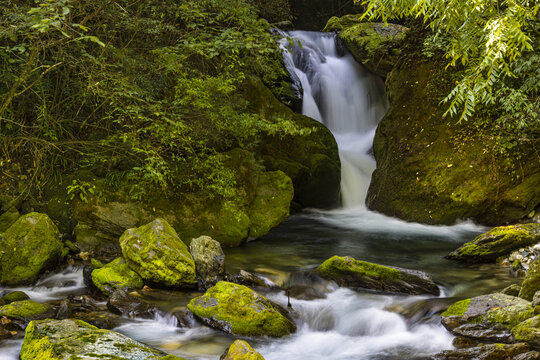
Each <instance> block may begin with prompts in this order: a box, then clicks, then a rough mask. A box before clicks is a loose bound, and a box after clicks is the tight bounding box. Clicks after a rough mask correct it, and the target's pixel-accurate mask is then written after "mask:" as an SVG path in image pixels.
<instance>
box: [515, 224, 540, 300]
mask: <svg viewBox="0 0 540 360" xmlns="http://www.w3.org/2000/svg"><path fill="white" fill-rule="evenodd" d="M538 225H540V224H538ZM538 291H540V259H538V260H536V261H534V262H533V263H532V264H531V266H530V267H529V271H527V275H526V276H525V280H523V283H522V284H521V291H520V292H519V297H520V298H523V299H525V300H529V301H532V300H533V298H534V295H535V293H536V292H538Z"/></svg>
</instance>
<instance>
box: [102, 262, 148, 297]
mask: <svg viewBox="0 0 540 360" xmlns="http://www.w3.org/2000/svg"><path fill="white" fill-rule="evenodd" d="M92 282H93V283H94V285H95V286H96V287H97V288H98V289H99V290H100V291H101V292H102V293H103V294H104V295H110V294H111V293H112V292H113V291H114V290H124V291H126V290H129V289H140V288H142V287H143V285H144V284H143V280H142V278H141V277H140V276H139V275H138V274H137V273H136V272H135V271H133V270H131V269H130V268H129V267H128V265H127V264H126V261H125V260H124V259H123V258H117V259H115V260H113V261H111V262H110V263H108V264H107V265H105V266H103V267H101V268H99V269H94V271H92Z"/></svg>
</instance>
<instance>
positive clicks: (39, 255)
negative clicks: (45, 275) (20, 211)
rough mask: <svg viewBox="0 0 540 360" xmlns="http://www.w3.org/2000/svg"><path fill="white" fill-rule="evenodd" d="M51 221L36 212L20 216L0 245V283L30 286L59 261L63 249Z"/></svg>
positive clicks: (5, 234)
mask: <svg viewBox="0 0 540 360" xmlns="http://www.w3.org/2000/svg"><path fill="white" fill-rule="evenodd" d="M59 235H60V234H59V232H58V228H57V227H56V225H55V224H54V223H53V222H52V221H51V219H50V218H49V217H48V216H47V215H45V214H40V213H29V214H26V215H24V216H21V217H20V218H19V219H18V220H17V221H16V222H15V223H14V224H13V225H11V227H10V228H9V229H8V230H7V231H6V232H5V233H4V234H3V237H4V240H3V241H1V242H0V253H1V254H2V256H1V258H0V283H1V284H3V285H9V286H15V285H24V284H31V283H33V282H34V281H36V280H37V278H38V277H39V274H40V273H42V272H43V271H45V270H47V269H50V268H51V267H53V266H54V265H56V264H57V263H58V261H59V260H60V259H61V258H62V255H63V250H64V246H63V244H62V242H61V241H60V239H59Z"/></svg>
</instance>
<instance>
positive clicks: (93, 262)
mask: <svg viewBox="0 0 540 360" xmlns="http://www.w3.org/2000/svg"><path fill="white" fill-rule="evenodd" d="M90 265H92V268H93V269H100V268H102V267H103V266H104V265H103V263H102V262H101V261H99V260H97V259H95V258H92V259H90Z"/></svg>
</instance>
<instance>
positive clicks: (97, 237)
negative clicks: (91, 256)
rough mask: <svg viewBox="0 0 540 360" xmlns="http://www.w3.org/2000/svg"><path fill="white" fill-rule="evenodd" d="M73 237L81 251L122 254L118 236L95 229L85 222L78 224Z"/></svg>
mask: <svg viewBox="0 0 540 360" xmlns="http://www.w3.org/2000/svg"><path fill="white" fill-rule="evenodd" d="M73 236H74V237H75V241H76V243H77V248H78V249H79V250H80V251H83V252H92V253H97V254H118V253H119V252H120V244H119V243H118V236H115V235H113V233H109V232H106V231H101V230H99V229H94V228H92V226H91V225H88V224H86V223H85V222H83V221H79V222H78V223H77V225H76V226H75V228H74V229H73Z"/></svg>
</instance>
